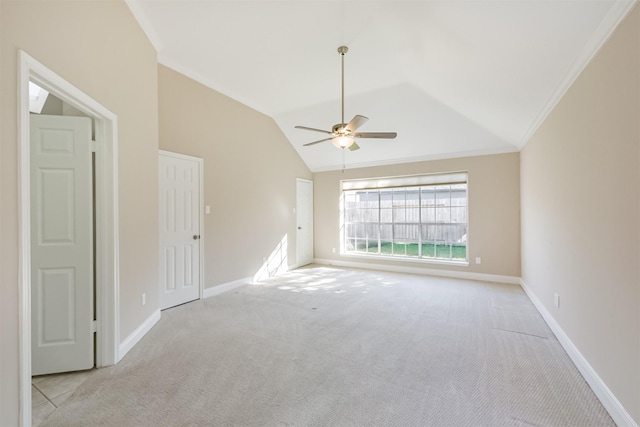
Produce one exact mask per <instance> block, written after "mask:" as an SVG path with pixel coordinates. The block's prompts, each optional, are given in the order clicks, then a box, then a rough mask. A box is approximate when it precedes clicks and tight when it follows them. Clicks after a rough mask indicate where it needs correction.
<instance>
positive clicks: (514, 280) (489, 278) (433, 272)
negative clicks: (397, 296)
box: [313, 258, 520, 285]
mask: <svg viewBox="0 0 640 427" xmlns="http://www.w3.org/2000/svg"><path fill="white" fill-rule="evenodd" d="M313 262H314V263H316V264H321V265H335V266H338V267H351V268H361V269H365V270H380V271H390V272H394V273H409V274H421V275H424V276H440V277H451V278H455V279H468V280H480V281H483V282H498V283H507V284H510V285H519V284H520V278H519V277H515V276H501V275H498V274H486V273H472V272H468V271H455V270H440V269H436V268H419V267H409V266H407V267H404V266H400V265H387V264H374V263H368V262H367V263H365V262H353V261H341V260H333V259H322V258H315V259H314V260H313Z"/></svg>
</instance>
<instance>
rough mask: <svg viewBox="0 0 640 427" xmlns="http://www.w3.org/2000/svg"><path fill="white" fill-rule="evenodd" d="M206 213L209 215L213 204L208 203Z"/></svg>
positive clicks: (205, 208)
mask: <svg viewBox="0 0 640 427" xmlns="http://www.w3.org/2000/svg"><path fill="white" fill-rule="evenodd" d="M204 213H205V214H207V215H209V214H210V213H211V206H209V205H206V206H205V207H204Z"/></svg>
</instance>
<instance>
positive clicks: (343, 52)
mask: <svg viewBox="0 0 640 427" xmlns="http://www.w3.org/2000/svg"><path fill="white" fill-rule="evenodd" d="M347 52H349V48H348V47H346V46H340V47H339V48H338V53H339V54H340V60H341V62H342V96H341V99H342V117H341V120H340V123H342V125H343V126H344V56H345V55H346V53H347Z"/></svg>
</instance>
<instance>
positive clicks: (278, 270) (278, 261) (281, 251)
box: [251, 234, 288, 283]
mask: <svg viewBox="0 0 640 427" xmlns="http://www.w3.org/2000/svg"><path fill="white" fill-rule="evenodd" d="M287 271H288V263H287V235H286V234H285V235H284V237H283V238H282V240H280V242H279V243H278V244H277V245H276V247H275V249H274V250H273V252H271V254H270V255H269V256H268V257H267V258H266V259H265V260H264V262H263V263H262V265H261V266H260V269H259V270H258V272H257V273H256V274H255V275H254V276H253V280H252V281H251V283H257V282H260V281H261V280H265V279H269V278H271V277H275V276H277V275H280V274H282V273H285V272H287Z"/></svg>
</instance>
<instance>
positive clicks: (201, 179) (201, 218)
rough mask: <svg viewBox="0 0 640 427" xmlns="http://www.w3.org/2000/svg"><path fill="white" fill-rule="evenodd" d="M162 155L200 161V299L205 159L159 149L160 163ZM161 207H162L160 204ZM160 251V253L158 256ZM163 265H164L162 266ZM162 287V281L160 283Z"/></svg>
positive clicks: (201, 290) (202, 261) (201, 288)
mask: <svg viewBox="0 0 640 427" xmlns="http://www.w3.org/2000/svg"><path fill="white" fill-rule="evenodd" d="M160 156H167V157H173V158H175V159H184V160H191V161H196V162H198V187H199V188H198V197H199V198H200V206H199V208H198V227H199V228H200V239H198V246H199V247H200V250H199V252H200V257H199V260H198V262H199V263H200V266H199V267H200V283H199V285H198V286H199V287H200V290H199V294H198V295H199V297H198V298H199V299H203V298H204V239H205V236H204V159H203V158H202V157H195V156H190V155H188V154H181V153H175V152H173V151H166V150H158V163H160ZM159 208H160V209H161V207H160V206H159ZM159 256H160V253H158V257H159ZM160 267H162V266H160ZM159 285H160V288H162V283H159Z"/></svg>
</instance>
